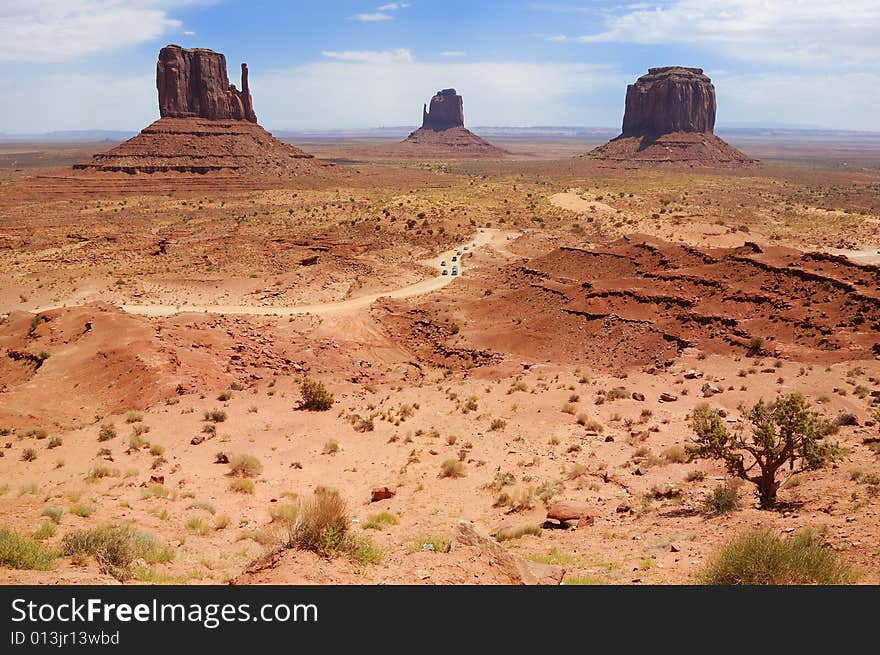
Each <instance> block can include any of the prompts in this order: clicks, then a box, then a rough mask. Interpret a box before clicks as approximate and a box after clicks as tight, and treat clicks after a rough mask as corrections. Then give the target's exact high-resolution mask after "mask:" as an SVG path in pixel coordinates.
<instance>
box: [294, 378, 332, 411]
mask: <svg viewBox="0 0 880 655" xmlns="http://www.w3.org/2000/svg"><path fill="white" fill-rule="evenodd" d="M300 393H301V395H302V401H301V402H300V407H301V408H302V409H306V410H309V411H312V412H326V411H327V410H329V409H330V408H332V407H333V394H332V393H330V392H329V391H328V390H327V387H326V386H324V383H323V382H321V381H320V380H312V379H311V378H305V379H304V380H303V381H302V383H301V384H300Z"/></svg>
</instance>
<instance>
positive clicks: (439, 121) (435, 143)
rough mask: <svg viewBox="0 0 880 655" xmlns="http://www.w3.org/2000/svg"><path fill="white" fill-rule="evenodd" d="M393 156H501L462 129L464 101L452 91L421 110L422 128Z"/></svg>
mask: <svg viewBox="0 0 880 655" xmlns="http://www.w3.org/2000/svg"><path fill="white" fill-rule="evenodd" d="M396 154H399V155H403V156H407V157H422V158H427V159H430V158H437V159H442V158H449V159H455V158H476V157H487V158H492V157H504V156H505V155H506V154H508V153H507V152H506V151H504V150H502V149H501V148H498V147H496V146H493V145H492V144H491V143H489V142H488V141H485V140H483V139H481V138H480V137H478V136H477V135H476V134H474V133H473V132H471V131H470V130H468V129H467V128H465V126H464V101H463V100H462V97H461V96H460V95H458V93H456V91H455V89H443V90H442V91H438V92H437V95H435V96H434V97H433V98H431V103H430V105H425V106H424V107H423V109H422V126H421V127H420V128H419V129H417V130H416V131H415V132H413V133H412V134H410V135H409V136H408V137H406V139H404V140H403V141H402V142H401V144H400V147H399V148H397V149H396Z"/></svg>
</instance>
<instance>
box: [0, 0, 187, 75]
mask: <svg viewBox="0 0 880 655" xmlns="http://www.w3.org/2000/svg"><path fill="white" fill-rule="evenodd" d="M192 2H193V0H70V1H65V2H59V1H58V0H3V1H2V2H0V61H19V62H58V61H65V60H67V59H70V58H72V57H79V56H82V55H88V54H93V53H96V52H110V51H113V50H117V49H119V48H123V47H127V46H131V45H135V44H138V43H143V42H145V41H150V40H153V39H157V38H159V37H160V36H162V35H163V34H165V33H166V32H168V31H171V30H175V29H179V28H180V27H181V25H182V23H181V22H180V21H179V20H177V19H175V18H172V17H171V16H170V15H169V13H168V12H169V10H171V9H173V8H175V7H179V6H182V5H186V4H191V3H192Z"/></svg>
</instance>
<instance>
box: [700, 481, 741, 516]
mask: <svg viewBox="0 0 880 655" xmlns="http://www.w3.org/2000/svg"><path fill="white" fill-rule="evenodd" d="M704 508H705V511H706V513H707V514H710V515H713V516H718V515H721V514H729V513H730V512H732V511H734V510H735V509H738V508H739V489H738V488H737V486H736V485H735V484H732V483H730V482H725V483H723V484H719V485H718V486H716V487H715V488H714V489H713V490H712V493H710V494H709V496H708V497H707V498H706V501H705V503H704Z"/></svg>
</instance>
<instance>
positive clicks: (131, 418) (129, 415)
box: [125, 410, 144, 423]
mask: <svg viewBox="0 0 880 655" xmlns="http://www.w3.org/2000/svg"><path fill="white" fill-rule="evenodd" d="M143 420H144V414H143V412H136V411H134V410H129V411H128V412H126V414H125V422H126V423H140V422H141V421H143Z"/></svg>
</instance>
